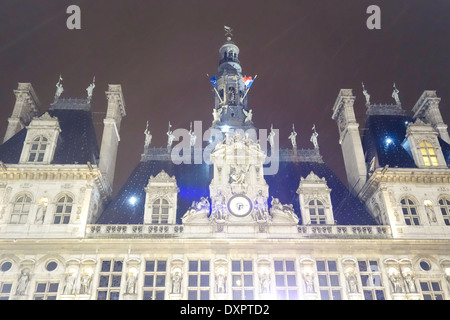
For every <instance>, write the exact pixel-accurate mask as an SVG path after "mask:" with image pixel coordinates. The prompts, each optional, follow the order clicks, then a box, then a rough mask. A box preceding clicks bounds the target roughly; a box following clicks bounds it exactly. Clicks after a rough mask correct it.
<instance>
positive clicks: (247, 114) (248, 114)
mask: <svg viewBox="0 0 450 320" xmlns="http://www.w3.org/2000/svg"><path fill="white" fill-rule="evenodd" d="M242 111H243V112H244V114H245V117H246V118H245V123H247V122H249V123H252V117H253V111H252V109H250V110H249V111H246V110H245V109H242Z"/></svg>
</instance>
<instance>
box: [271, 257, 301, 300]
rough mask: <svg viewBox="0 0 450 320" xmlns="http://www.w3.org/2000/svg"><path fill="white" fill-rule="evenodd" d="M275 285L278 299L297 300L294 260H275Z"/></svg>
mask: <svg viewBox="0 0 450 320" xmlns="http://www.w3.org/2000/svg"><path fill="white" fill-rule="evenodd" d="M274 266H275V287H276V294H277V299H278V300H297V299H298V294H297V277H296V272H295V261H294V260H275V261H274Z"/></svg>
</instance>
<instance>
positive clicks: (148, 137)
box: [144, 121, 152, 147]
mask: <svg viewBox="0 0 450 320" xmlns="http://www.w3.org/2000/svg"><path fill="white" fill-rule="evenodd" d="M144 134H145V142H144V147H148V146H149V145H150V143H152V135H151V133H150V130H148V121H147V126H146V127H145V131H144Z"/></svg>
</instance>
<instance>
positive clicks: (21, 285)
mask: <svg viewBox="0 0 450 320" xmlns="http://www.w3.org/2000/svg"><path fill="white" fill-rule="evenodd" d="M29 281H30V270H28V269H23V270H22V271H21V272H20V276H19V280H18V281H17V288H16V295H19V296H23V295H25V293H26V291H27V287H28V283H29Z"/></svg>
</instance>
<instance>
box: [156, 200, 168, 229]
mask: <svg viewBox="0 0 450 320" xmlns="http://www.w3.org/2000/svg"><path fill="white" fill-rule="evenodd" d="M168 221H169V202H168V201H167V200H166V199H163V198H159V199H156V200H155V201H154V202H153V211H152V223H155V224H167V223H168Z"/></svg>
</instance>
